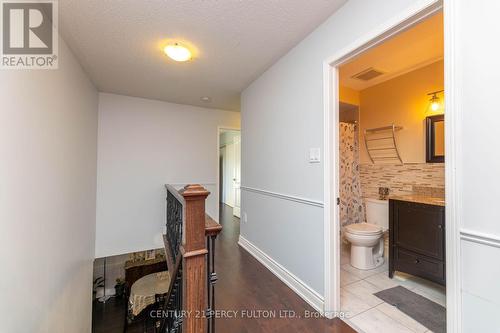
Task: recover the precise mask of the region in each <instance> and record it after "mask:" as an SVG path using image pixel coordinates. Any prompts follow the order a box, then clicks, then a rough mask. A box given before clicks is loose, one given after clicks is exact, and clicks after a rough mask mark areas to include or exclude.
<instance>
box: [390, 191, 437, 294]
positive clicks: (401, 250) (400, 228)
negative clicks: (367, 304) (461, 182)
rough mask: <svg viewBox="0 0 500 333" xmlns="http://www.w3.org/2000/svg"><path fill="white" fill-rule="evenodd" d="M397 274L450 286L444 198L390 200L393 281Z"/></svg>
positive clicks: (422, 197) (401, 197)
mask: <svg viewBox="0 0 500 333" xmlns="http://www.w3.org/2000/svg"><path fill="white" fill-rule="evenodd" d="M395 271H400V272H404V273H409V274H412V275H415V276H419V277H422V278H425V279H428V280H431V281H434V282H437V283H439V284H441V285H445V283H446V265H445V204H444V200H443V199H440V198H433V197H426V196H412V195H408V196H395V197H391V198H390V200H389V277H390V278H392V277H393V276H394V272H395Z"/></svg>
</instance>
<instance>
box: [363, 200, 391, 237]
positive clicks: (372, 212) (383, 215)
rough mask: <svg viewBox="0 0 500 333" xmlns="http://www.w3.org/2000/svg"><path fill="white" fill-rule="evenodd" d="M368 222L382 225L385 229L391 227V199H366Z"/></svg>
mask: <svg viewBox="0 0 500 333" xmlns="http://www.w3.org/2000/svg"><path fill="white" fill-rule="evenodd" d="M365 205H366V222H368V223H370V224H375V225H378V226H380V227H382V230H383V231H386V230H387V229H389V201H388V200H379V199H370V198H366V199H365Z"/></svg>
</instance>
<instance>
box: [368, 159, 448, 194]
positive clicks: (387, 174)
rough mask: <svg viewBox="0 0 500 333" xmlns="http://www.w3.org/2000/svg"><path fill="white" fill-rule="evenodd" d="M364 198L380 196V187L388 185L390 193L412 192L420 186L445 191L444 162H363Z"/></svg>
mask: <svg viewBox="0 0 500 333" xmlns="http://www.w3.org/2000/svg"><path fill="white" fill-rule="evenodd" d="M360 173H361V192H362V196H363V198H378V197H379V194H378V188H379V187H388V188H389V191H390V192H389V195H405V194H412V193H413V191H414V188H413V187H415V189H418V188H426V187H432V188H438V189H443V192H444V163H435V164H428V163H416V164H404V165H400V164H361V165H360Z"/></svg>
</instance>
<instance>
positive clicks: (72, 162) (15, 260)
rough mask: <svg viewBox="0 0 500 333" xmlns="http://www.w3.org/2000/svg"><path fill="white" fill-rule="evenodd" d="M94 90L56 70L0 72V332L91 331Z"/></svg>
mask: <svg viewBox="0 0 500 333" xmlns="http://www.w3.org/2000/svg"><path fill="white" fill-rule="evenodd" d="M97 98H98V97H97V91H96V90H95V88H94V87H93V85H92V84H91V82H90V81H89V80H88V79H87V76H86V75H85V73H84V72H83V71H82V70H81V68H80V65H79V64H78V63H77V62H76V60H75V58H74V56H73V54H71V52H70V51H69V50H68V48H67V47H66V45H65V44H64V42H63V41H62V40H60V41H59V69H57V70H13V71H9V70H2V71H1V72H0V100H1V103H2V104H1V107H0V156H1V158H0V159H1V162H0V247H1V248H0V253H1V254H2V259H1V265H2V274H1V276H2V277H1V281H0V295H1V297H0V314H1V315H0V317H1V318H2V322H1V324H0V327H1V328H0V331H2V332H9V333H17V332H19V333H20V332H23V333H24V332H44V333H59V332H60V333H66V332H90V330H91V313H92V311H91V299H92V261H93V258H94V241H95V193H96V156H97V103H98V101H97Z"/></svg>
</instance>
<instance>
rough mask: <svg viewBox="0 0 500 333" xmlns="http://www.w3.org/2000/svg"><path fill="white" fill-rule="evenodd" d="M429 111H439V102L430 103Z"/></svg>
mask: <svg viewBox="0 0 500 333" xmlns="http://www.w3.org/2000/svg"><path fill="white" fill-rule="evenodd" d="M431 110H432V111H437V110H439V102H432V104H431Z"/></svg>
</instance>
